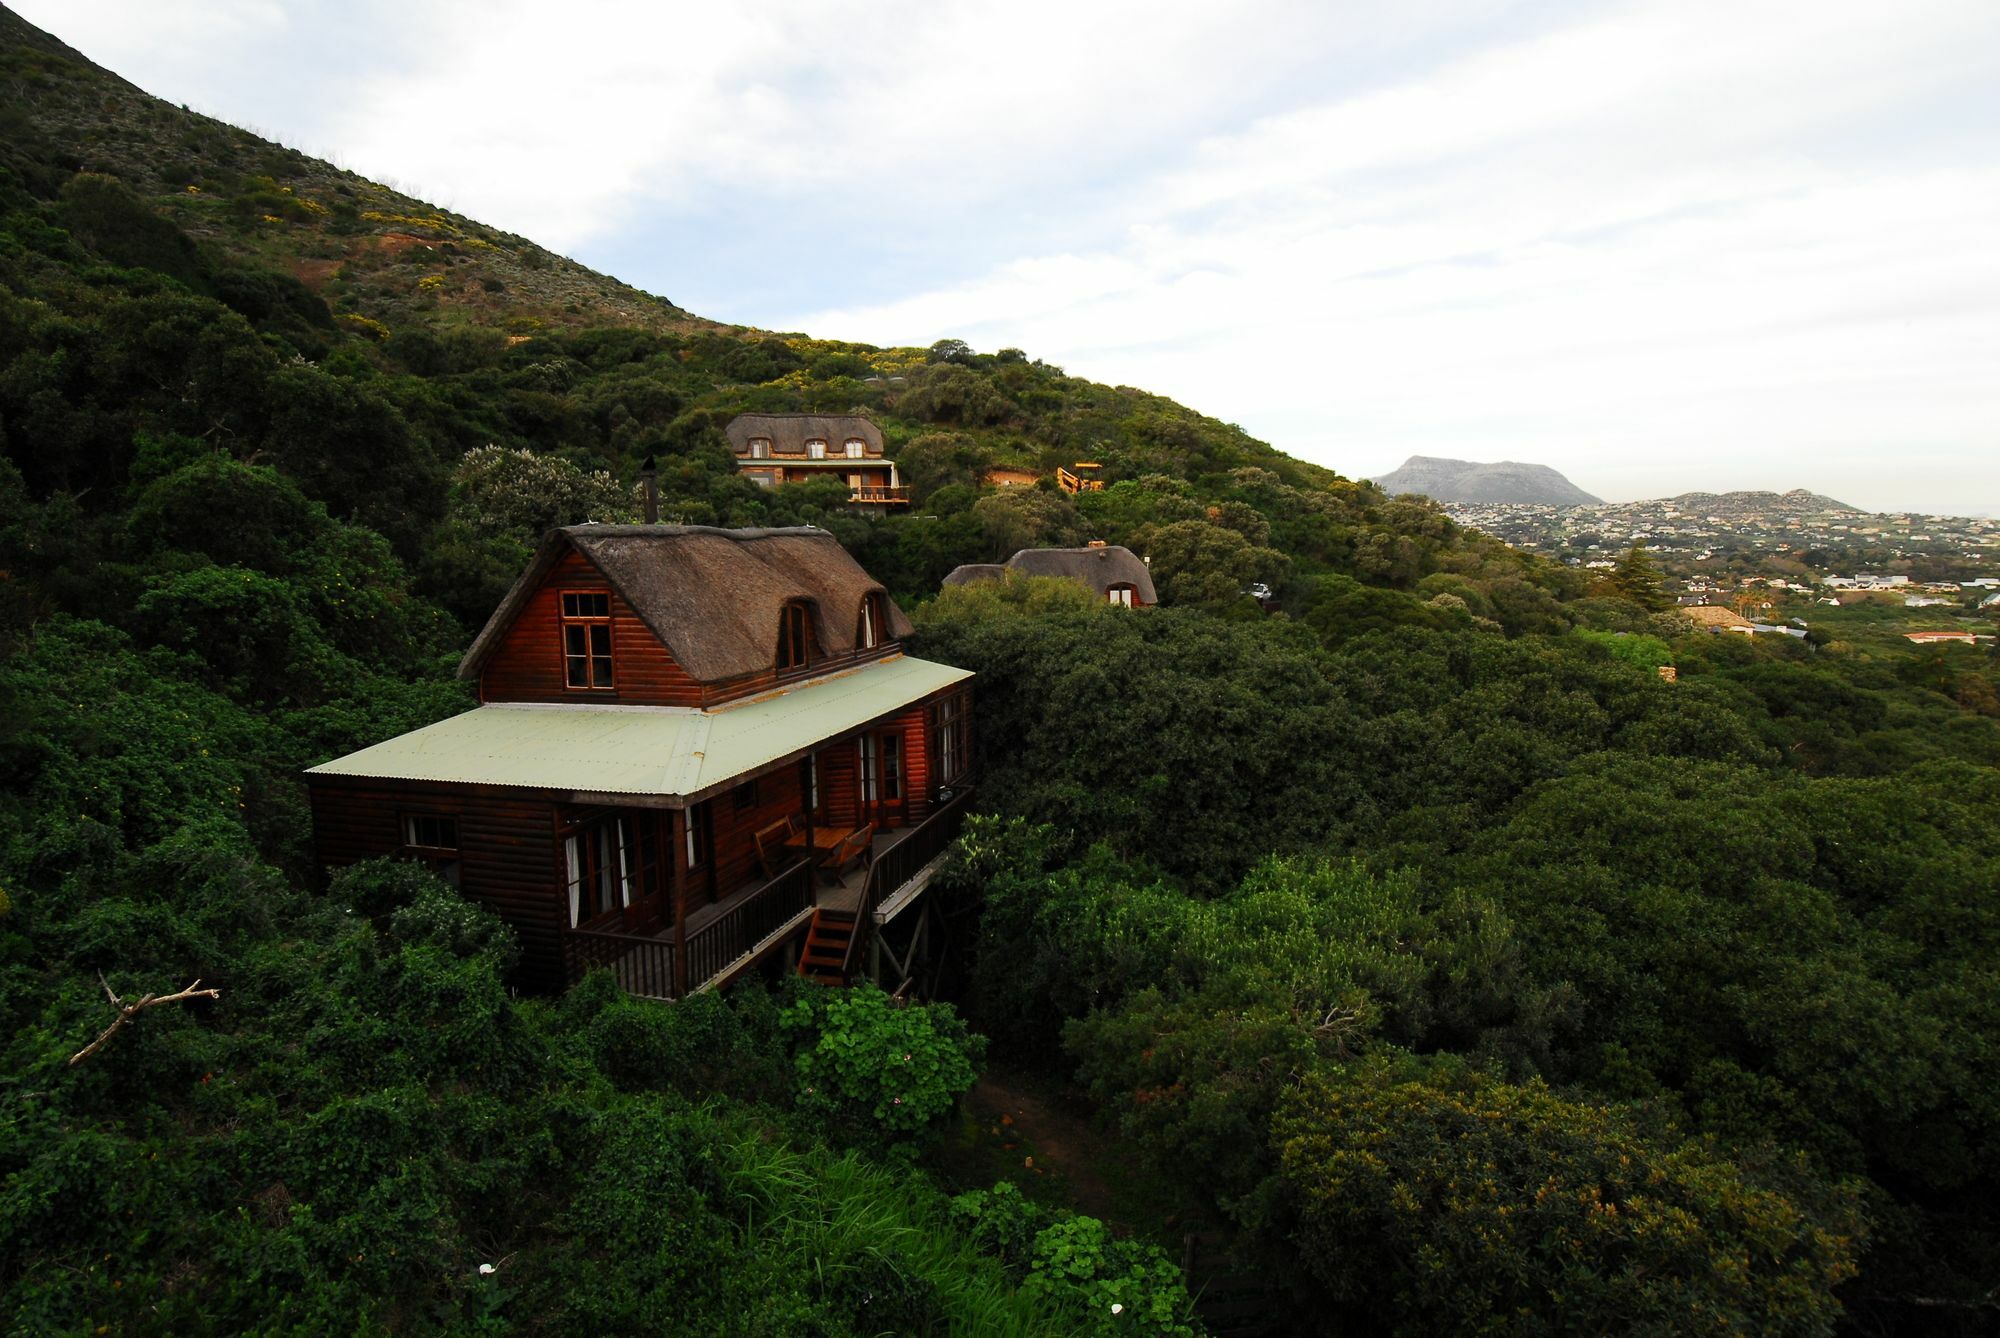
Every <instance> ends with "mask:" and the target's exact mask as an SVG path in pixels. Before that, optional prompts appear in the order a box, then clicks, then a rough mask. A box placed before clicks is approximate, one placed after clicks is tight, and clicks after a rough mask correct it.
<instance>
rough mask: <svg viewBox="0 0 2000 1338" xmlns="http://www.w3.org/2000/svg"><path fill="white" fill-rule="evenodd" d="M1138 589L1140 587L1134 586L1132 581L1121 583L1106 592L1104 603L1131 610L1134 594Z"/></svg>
mask: <svg viewBox="0 0 2000 1338" xmlns="http://www.w3.org/2000/svg"><path fill="white" fill-rule="evenodd" d="M1138 588H1139V587H1138V586H1136V585H1133V584H1132V583H1131V582H1130V581H1120V582H1119V583H1118V584H1117V585H1114V586H1111V587H1109V588H1108V589H1106V590H1105V592H1104V602H1105V603H1107V604H1116V605H1118V606H1119V607H1120V608H1126V609H1129V608H1131V607H1132V592H1133V591H1135V590H1137V589H1138Z"/></svg>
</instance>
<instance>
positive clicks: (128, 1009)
mask: <svg viewBox="0 0 2000 1338" xmlns="http://www.w3.org/2000/svg"><path fill="white" fill-rule="evenodd" d="M97 983H98V984H100V985H103V986H104V994H105V997H106V998H108V999H110V1000H111V1006H112V1007H113V1008H116V1009H117V1010H118V1016H117V1017H116V1018H114V1019H112V1022H111V1025H110V1026H108V1027H106V1028H105V1029H104V1031H103V1032H102V1033H101V1034H100V1035H99V1036H98V1038H97V1039H96V1040H94V1041H92V1042H91V1043H90V1044H89V1045H86V1046H84V1047H83V1049H81V1050H79V1051H77V1052H76V1053H75V1054H73V1055H71V1056H70V1057H69V1062H70V1066H71V1067H72V1068H74V1067H75V1066H76V1065H78V1064H81V1063H82V1062H83V1061H84V1060H86V1059H89V1058H90V1057H91V1056H92V1055H94V1054H96V1053H97V1052H98V1051H99V1050H102V1049H103V1048H104V1043H105V1042H106V1041H109V1040H110V1039H111V1038H112V1037H113V1036H116V1035H117V1034H118V1032H119V1029H120V1028H122V1027H123V1026H124V1025H125V1024H126V1023H127V1022H130V1021H131V1020H132V1019H133V1018H135V1017H137V1016H138V1015H139V1014H140V1013H141V1012H143V1011H144V1010H146V1009H148V1008H157V1007H159V1006H160V1005H161V1004H170V1003H180V1002H181V1001H182V1000H184V999H220V998H221V997H222V991H221V990H217V989H206V990H204V989H200V988H198V986H200V984H201V981H200V980H199V979H197V980H196V981H195V982H194V984H192V985H189V986H188V987H187V988H186V989H184V990H182V991H180V993H178V994H148V995H146V996H145V997H144V998H141V999H135V1000H134V1001H133V1002H131V1003H126V1002H124V1001H123V1000H122V999H120V998H119V997H118V996H117V995H116V994H113V993H112V992H111V985H110V983H109V982H108V981H106V980H105V979H104V973H103V972H102V971H99V972H98V973H97Z"/></svg>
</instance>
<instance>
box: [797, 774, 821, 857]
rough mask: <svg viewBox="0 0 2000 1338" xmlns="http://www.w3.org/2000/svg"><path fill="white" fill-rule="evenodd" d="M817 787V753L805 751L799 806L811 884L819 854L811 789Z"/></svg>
mask: <svg viewBox="0 0 2000 1338" xmlns="http://www.w3.org/2000/svg"><path fill="white" fill-rule="evenodd" d="M818 788H819V754H818V753H807V754H806V755H805V757H804V758H803V759H802V760H801V761H800V762H799V807H800V808H802V809H804V810H805V827H806V883H807V885H808V886H812V885H813V879H814V877H815V876H816V870H817V869H818V867H819V856H818V854H817V853H816V851H815V849H814V847H813V791H814V790H816V789H818Z"/></svg>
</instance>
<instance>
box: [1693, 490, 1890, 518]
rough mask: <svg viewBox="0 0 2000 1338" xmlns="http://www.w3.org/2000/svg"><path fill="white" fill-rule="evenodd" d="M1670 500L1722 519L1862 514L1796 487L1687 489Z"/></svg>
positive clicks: (1701, 513) (1694, 513)
mask: <svg viewBox="0 0 2000 1338" xmlns="http://www.w3.org/2000/svg"><path fill="white" fill-rule="evenodd" d="M1666 501H1667V504H1668V505H1670V506H1672V507H1674V508H1676V509H1678V510H1680V511H1684V512H1687V513H1688V514H1690V515H1697V516H1714V517H1716V518H1717V519H1720V520H1739V519H1743V518H1746V517H1751V516H1756V517H1767V516H1823V515H1826V514H1828V513H1829V512H1835V511H1848V512H1852V513H1854V514H1855V515H1860V514H1861V508H1859V507H1855V506H1849V505H1848V504H1847V503H1845V502H1836V501H1835V500H1834V499H1833V498H1831V497H1825V496H1822V495H1821V494H1819V493H1816V492H1808V491H1806V490H1805V489H1804V488H1794V489H1792V490H1791V491H1790V492H1783V493H1777V492H1684V493H1681V494H1680V495H1679V496H1677V497H1669V498H1667V499H1666Z"/></svg>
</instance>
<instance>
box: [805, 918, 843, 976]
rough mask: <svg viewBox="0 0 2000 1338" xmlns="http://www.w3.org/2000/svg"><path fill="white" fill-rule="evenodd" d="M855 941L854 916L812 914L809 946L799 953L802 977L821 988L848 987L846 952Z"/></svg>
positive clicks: (808, 932)
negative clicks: (830, 986)
mask: <svg viewBox="0 0 2000 1338" xmlns="http://www.w3.org/2000/svg"><path fill="white" fill-rule="evenodd" d="M853 941H854V912H852V911H836V910H828V909H826V908H824V907H822V908H821V909H819V910H817V911H814V912H813V918H812V928H810V929H808V930H807V931H806V946H805V948H804V949H803V950H802V951H801V952H800V953H799V974H800V975H802V976H804V977H805V978H806V979H807V980H811V981H815V982H817V983H819V984H821V985H845V984H846V983H847V948H848V945H849V944H850V943H852V942H853Z"/></svg>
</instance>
